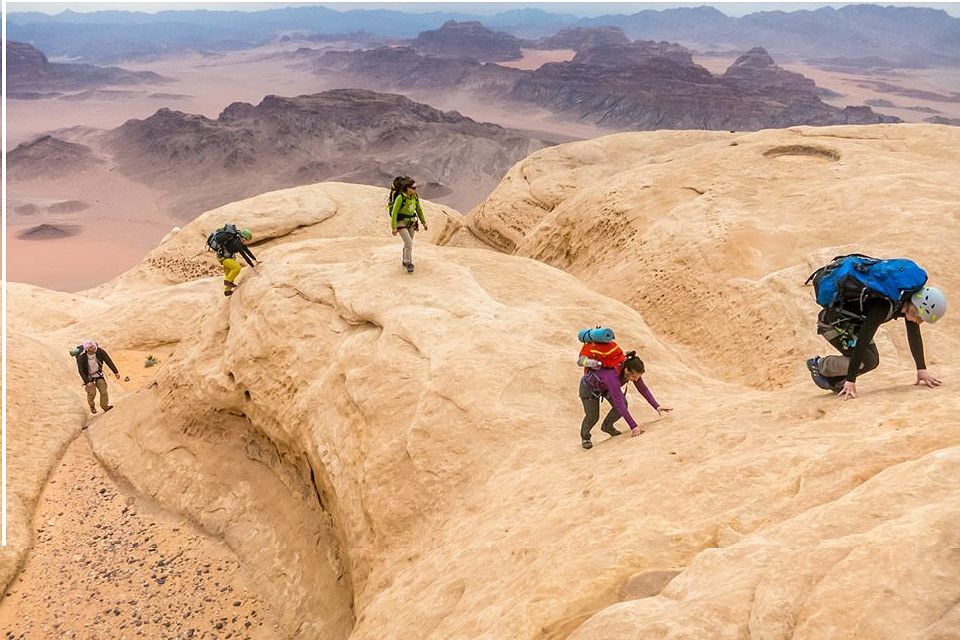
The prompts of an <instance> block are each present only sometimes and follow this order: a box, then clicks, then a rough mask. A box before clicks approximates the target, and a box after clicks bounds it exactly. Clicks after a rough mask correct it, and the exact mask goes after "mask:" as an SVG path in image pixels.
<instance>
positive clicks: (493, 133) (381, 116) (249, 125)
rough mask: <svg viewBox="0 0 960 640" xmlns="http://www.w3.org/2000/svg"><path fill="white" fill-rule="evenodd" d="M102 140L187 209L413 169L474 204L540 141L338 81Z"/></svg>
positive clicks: (148, 122) (123, 163)
mask: <svg viewBox="0 0 960 640" xmlns="http://www.w3.org/2000/svg"><path fill="white" fill-rule="evenodd" d="M102 144H103V147H104V149H105V150H106V151H107V152H108V153H109V154H110V155H111V156H112V157H113V160H114V161H115V162H117V163H118V166H119V167H120V170H121V171H122V172H123V173H124V174H125V175H127V176H129V177H131V178H133V179H135V180H137V181H138V182H142V183H145V184H148V185H151V186H155V187H157V188H160V189H163V190H165V191H168V192H170V193H172V194H175V197H176V201H177V211H178V213H179V214H181V215H188V214H191V215H195V214H196V213H197V212H198V209H197V208H198V207H208V206H210V205H211V204H220V203H222V202H223V201H225V200H235V199H237V198H238V197H246V196H249V195H253V194H256V193H261V192H264V191H269V190H272V189H279V188H282V187H289V186H295V185H301V184H307V183H313V182H319V181H323V180H340V181H344V182H363V183H367V184H381V185H386V184H388V183H389V181H390V180H391V179H392V178H393V177H394V176H395V175H400V174H407V175H412V176H414V177H416V179H417V180H418V181H419V182H420V183H421V184H422V185H423V194H424V196H425V197H433V198H440V199H444V198H446V199H447V200H450V201H451V204H453V202H456V203H457V204H458V205H461V206H472V204H474V203H476V202H477V201H478V200H479V198H482V197H483V195H485V194H486V192H487V191H489V189H491V188H492V187H493V185H494V184H496V181H497V180H499V179H500V177H501V176H502V175H503V174H504V173H505V172H506V171H507V169H509V168H510V167H511V166H512V165H513V164H514V163H515V162H517V161H518V160H519V159H521V158H523V157H525V156H526V155H528V154H529V153H531V152H533V151H535V150H537V149H540V148H542V147H544V146H546V145H547V144H549V143H547V142H544V141H540V140H532V139H530V138H529V137H528V136H525V135H523V134H521V133H520V132H517V131H512V130H509V129H504V128H502V127H500V126H497V125H493V124H484V123H479V122H476V121H474V120H471V119H470V118H467V117H464V116H462V115H460V114H459V113H457V112H443V111H439V110H437V109H434V108H433V107H430V106H428V105H425V104H420V103H417V102H413V101H411V100H408V99H407V98H404V97H403V96H399V95H392V94H382V93H374V92H371V91H365V90H361V89H343V90H336V91H327V92H324V93H319V94H313V95H302V96H297V97H291V98H285V97H279V96H267V97H266V98H264V99H263V101H261V102H260V104H258V105H252V104H248V103H243V102H237V103H233V104H231V105H230V106H228V107H227V108H226V109H224V110H223V112H222V113H221V114H220V116H219V117H218V118H217V119H215V120H213V119H210V118H206V117H204V116H200V115H193V114H186V113H181V112H179V111H172V110H169V109H161V110H160V111H158V112H157V113H155V114H154V115H152V116H151V117H149V118H147V119H145V120H130V121H128V122H126V123H125V124H124V125H122V126H121V127H119V128H117V129H115V130H113V131H111V132H109V133H107V134H105V135H104V136H103V138H102ZM185 184H189V185H190V188H189V189H184V188H183V185H185ZM185 192H189V193H190V195H183V194H184V193H185ZM200 210H202V209H200Z"/></svg>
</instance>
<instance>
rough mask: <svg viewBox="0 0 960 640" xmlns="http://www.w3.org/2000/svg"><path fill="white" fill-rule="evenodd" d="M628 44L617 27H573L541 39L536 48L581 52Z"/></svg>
mask: <svg viewBox="0 0 960 640" xmlns="http://www.w3.org/2000/svg"><path fill="white" fill-rule="evenodd" d="M628 44H630V39H629V38H628V37H627V36H626V34H624V33H623V31H622V30H621V29H620V28H619V27H573V28H570V29H563V30H561V31H560V32H559V33H557V34H555V35H553V36H550V37H549V38H542V39H541V40H540V42H538V43H537V47H538V48H540V49H573V50H574V51H581V50H583V49H589V48H591V47H599V46H611V45H628Z"/></svg>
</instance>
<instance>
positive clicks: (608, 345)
mask: <svg viewBox="0 0 960 640" xmlns="http://www.w3.org/2000/svg"><path fill="white" fill-rule="evenodd" d="M580 355H581V356H587V357H588V358H593V359H594V360H597V361H599V362H600V366H601V367H603V368H605V369H616V370H617V372H618V373H619V371H620V368H621V366H622V365H623V361H624V360H626V359H627V356H625V355H624V353H623V349H621V348H620V347H618V346H617V343H616V342H588V343H586V344H584V345H583V348H582V349H580ZM587 370H588V371H589V369H587Z"/></svg>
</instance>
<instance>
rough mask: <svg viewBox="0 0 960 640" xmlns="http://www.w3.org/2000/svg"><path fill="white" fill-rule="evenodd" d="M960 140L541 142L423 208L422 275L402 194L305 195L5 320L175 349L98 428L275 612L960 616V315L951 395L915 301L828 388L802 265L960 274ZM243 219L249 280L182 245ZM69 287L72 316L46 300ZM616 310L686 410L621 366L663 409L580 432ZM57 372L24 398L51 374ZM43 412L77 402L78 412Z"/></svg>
mask: <svg viewBox="0 0 960 640" xmlns="http://www.w3.org/2000/svg"><path fill="white" fill-rule="evenodd" d="M955 131H956V130H955V129H952V128H948V127H938V126H934V125H909V126H896V127H893V126H875V127H840V128H827V129H810V128H798V129H791V130H786V131H761V132H757V133H750V134H728V133H717V132H712V133H710V132H658V133H651V134H618V135H614V136H608V137H605V138H600V139H597V140H592V141H587V142H581V143H573V144H568V145H563V146H560V147H557V148H554V149H549V150H542V151H539V152H537V153H535V154H533V155H532V156H530V157H529V158H528V159H526V160H525V161H523V162H521V163H519V164H518V165H516V166H515V167H514V168H513V169H512V170H511V171H510V173H509V174H508V175H507V176H506V178H505V179H504V181H503V182H502V184H501V185H500V186H499V187H498V189H497V190H496V191H495V192H494V193H493V194H492V195H491V197H490V198H488V199H487V201H485V202H484V203H483V205H481V206H479V207H477V208H476V209H474V210H473V211H472V212H471V213H470V214H469V215H468V216H467V219H466V221H465V223H462V222H461V221H460V218H459V216H458V214H457V213H456V212H453V211H450V210H446V209H443V208H440V207H436V206H434V205H431V204H430V203H426V208H427V216H428V221H429V222H430V231H429V232H427V233H425V234H422V235H421V236H419V237H418V240H417V245H416V249H415V254H414V258H415V261H416V263H417V270H416V272H415V273H414V274H413V275H408V274H407V273H405V272H403V271H402V270H401V268H400V265H399V260H398V258H399V255H398V254H399V251H400V247H399V241H398V240H397V239H395V238H392V237H390V236H389V232H388V231H386V230H385V226H386V224H385V222H386V221H385V220H384V217H383V214H382V207H380V206H379V204H380V203H381V201H382V199H383V198H384V197H385V192H384V191H383V190H379V189H375V188H369V187H362V186H358V185H342V184H321V185H314V186H311V187H302V188H297V189H288V190H284V191H280V192H275V193H271V194H265V195H263V196H260V197H257V198H252V199H250V200H248V201H245V202H241V203H234V204H232V205H227V206H226V207H222V208H221V209H219V210H214V211H211V212H208V213H207V214H204V216H203V217H201V218H200V219H199V220H197V221H194V222H193V223H190V224H188V225H186V226H184V227H183V229H181V230H180V231H178V232H177V233H175V234H172V235H171V236H169V238H168V239H167V240H166V241H165V242H164V243H163V244H161V245H160V246H159V247H158V248H157V249H156V250H155V251H154V252H153V253H152V254H151V255H150V256H148V257H147V258H146V259H145V260H144V262H143V263H142V264H141V265H140V266H139V267H138V268H137V269H135V270H134V271H132V272H130V273H128V274H126V275H125V276H123V277H121V278H119V279H118V280H116V281H114V282H113V283H110V284H108V285H105V286H103V287H100V288H98V289H96V290H91V291H88V292H83V293H82V294H78V297H79V296H84V297H86V298H88V299H89V300H86V301H82V302H81V301H78V300H74V299H71V300H69V301H67V300H64V299H63V298H60V297H51V298H49V299H47V298H46V296H45V295H44V293H43V292H42V291H40V290H36V289H35V288H31V289H27V288H18V289H16V290H15V291H14V297H13V298H12V301H11V312H12V314H13V315H16V314H17V313H18V312H17V308H18V307H17V301H18V300H20V299H25V300H26V301H27V302H26V303H25V304H24V305H23V307H22V308H23V309H24V316H23V317H22V318H20V319H18V320H16V325H15V326H16V327H23V326H25V325H29V323H30V322H37V328H36V329H34V330H33V331H31V332H30V337H29V339H30V340H32V341H34V342H35V343H36V345H37V346H36V348H34V349H33V350H30V349H31V347H30V346H29V345H26V346H23V347H21V350H22V351H24V352H25V353H26V354H27V355H28V357H29V360H28V362H30V363H35V362H37V361H40V360H43V359H44V358H47V359H51V361H53V362H60V361H62V360H55V359H54V352H56V350H57V349H59V348H60V347H59V345H61V344H64V345H66V346H67V347H69V346H70V345H69V341H68V336H71V337H72V336H74V335H75V334H76V333H83V334H84V335H89V334H90V332H91V331H94V330H95V329H97V328H98V327H102V333H101V334H100V335H99V337H100V339H101V341H102V342H104V343H105V344H106V345H107V346H108V347H109V345H111V344H116V345H117V348H118V349H121V350H136V349H138V348H141V347H143V346H144V345H149V344H167V345H169V346H170V351H171V352H170V355H169V356H164V358H163V360H164V362H163V364H162V366H161V367H160V370H159V371H158V372H157V373H156V375H155V377H154V378H153V379H152V381H151V382H150V383H148V384H146V385H144V386H141V387H139V388H134V389H129V390H128V392H127V393H126V395H124V396H123V397H122V398H121V399H120V401H119V402H118V403H117V407H116V409H114V410H113V411H111V412H110V413H109V414H107V415H103V416H100V417H98V418H97V420H96V421H95V422H94V423H92V424H91V425H90V427H89V428H88V429H87V433H88V434H89V436H88V437H89V440H90V443H91V445H92V448H93V451H94V453H95V454H96V456H97V457H98V459H99V460H100V461H101V462H102V463H103V464H104V465H105V466H106V467H107V468H108V470H109V471H110V472H111V474H112V475H113V476H114V477H117V478H121V479H123V480H124V482H128V483H129V486H130V487H131V490H132V491H134V492H135V493H136V494H138V495H141V496H143V497H144V498H145V499H149V500H150V501H155V502H156V503H157V504H159V505H161V506H163V507H164V508H166V509H168V510H170V511H172V512H173V513H176V514H179V515H180V516H181V517H184V518H187V519H189V520H191V521H192V522H194V523H196V525H197V526H198V527H199V528H200V529H201V530H202V531H203V532H204V533H205V534H206V535H209V536H211V537H212V538H214V539H217V540H220V541H222V542H223V544H225V545H226V547H228V548H229V550H230V551H231V553H234V554H235V555H236V557H237V558H238V559H239V561H240V563H241V564H242V565H243V566H242V567H241V569H243V570H244V571H247V572H249V573H250V574H251V575H255V576H257V577H258V580H257V583H256V584H257V586H258V587H259V591H258V593H256V594H255V595H256V597H258V598H260V599H261V601H262V602H263V603H264V606H265V607H267V608H269V611H270V614H271V616H273V617H274V619H275V620H276V625H277V626H276V630H277V634H278V635H279V637H286V638H316V637H326V638H350V639H351V640H360V639H371V640H372V639H374V638H378V639H379V638H384V637H396V638H435V639H438V640H439V639H441V638H442V639H450V638H464V639H466V638H478V637H483V638H503V639H507V638H510V639H512V638H535V637H536V638H557V639H559V638H567V637H570V638H577V639H578V640H579V639H581V638H651V639H652V638H690V639H693V638H714V637H715V638H737V639H740V638H748V637H766V638H789V637H798V638H809V639H813V638H836V637H852V636H856V635H857V634H860V635H862V636H863V637H870V638H877V639H883V640H886V639H889V640H894V639H901V638H928V639H932V638H950V637H956V636H957V635H958V634H960V618H958V617H957V615H956V608H955V606H954V603H955V602H956V601H957V598H958V596H960V594H958V593H957V592H956V589H957V586H956V585H958V584H960V565H958V563H957V561H956V557H955V556H956V549H957V545H958V542H957V536H956V532H955V531H954V529H955V527H954V525H953V522H954V521H955V520H956V517H957V509H956V504H957V489H956V486H957V479H958V477H960V476H958V473H960V466H958V464H957V463H958V455H960V454H958V451H960V432H958V431H957V429H956V416H957V412H958V409H960V401H958V398H957V396H956V394H955V393H954V392H952V391H951V385H952V382H951V381H953V380H954V379H955V378H956V376H957V375H958V373H960V366H958V365H957V364H956V363H954V362H952V361H951V356H952V354H953V353H955V352H956V351H957V347H958V344H960V329H958V328H957V327H960V325H958V324H957V323H955V322H953V321H952V320H951V317H952V316H948V317H947V318H945V319H944V321H943V322H942V323H940V324H938V325H936V326H935V327H924V338H925V344H926V348H927V360H928V364H929V367H930V369H931V370H932V371H934V372H935V373H937V374H938V375H940V376H941V377H943V378H944V379H945V380H946V385H945V386H944V387H943V388H941V389H937V390H928V389H921V388H917V387H914V386H912V385H911V383H912V382H913V379H914V374H913V371H912V362H910V358H909V354H908V350H907V347H906V343H905V340H904V338H903V336H902V326H898V324H899V323H892V324H893V325H894V326H888V327H885V328H884V329H883V330H882V332H881V334H880V335H879V336H878V345H879V348H880V351H881V353H882V354H883V357H884V361H883V363H882V364H881V367H880V369H879V370H877V371H875V372H872V373H871V374H870V375H869V376H864V377H863V378H862V379H861V381H860V383H859V384H858V386H859V387H860V390H861V397H860V398H858V399H857V400H855V401H849V402H841V401H838V400H837V399H836V398H834V397H833V396H832V395H830V394H825V393H823V392H822V391H820V390H818V389H817V388H816V387H814V386H813V385H812V384H811V382H810V380H809V376H808V374H807V373H806V371H805V369H804V367H803V365H802V360H803V358H804V357H807V356H808V355H812V353H816V352H820V353H825V352H826V346H825V343H821V341H820V340H819V339H818V338H817V337H816V336H815V335H814V333H813V328H812V325H813V322H814V318H815V315H816V307H815V305H814V303H813V302H812V299H811V296H810V293H809V291H808V290H806V289H804V288H803V287H802V285H801V283H802V281H803V279H804V278H805V277H806V275H807V274H808V273H809V271H811V270H812V268H813V267H815V266H818V265H819V264H820V263H822V262H823V261H824V260H826V259H829V258H830V257H832V256H833V255H836V254H838V253H844V252H849V251H851V250H863V251H867V252H870V253H877V254H881V255H907V256H913V257H916V258H917V259H918V260H919V261H921V262H922V264H923V265H924V266H925V267H926V268H927V269H928V271H929V272H930V274H931V277H932V278H933V280H935V281H936V282H937V283H938V284H940V285H941V286H942V287H943V288H944V289H945V290H947V291H956V290H958V286H960V282H958V279H957V275H956V273H955V270H954V269H952V268H951V265H952V253H953V249H952V247H953V246H954V245H955V243H956V241H957V236H958V235H960V228H958V227H957V218H956V215H955V206H956V205H955V203H956V201H957V200H958V198H957V196H958V195H960V194H958V193H957V187H956V186H955V181H952V180H951V179H950V177H951V176H954V175H956V174H957V173H958V169H960V139H958V137H957V136H958V135H960V134H958V133H955ZM224 218H230V219H235V221H236V222H238V224H244V225H246V226H250V227H251V228H253V229H254V230H255V232H256V233H257V234H258V235H257V243H258V244H257V245H255V247H254V251H255V253H257V255H258V257H260V258H262V263H261V265H260V268H259V273H254V272H252V271H250V270H247V271H245V272H244V273H243V274H242V275H241V279H240V287H239V289H238V290H237V293H236V294H235V295H234V296H232V297H231V298H223V297H222V295H221V294H220V287H219V277H218V276H217V275H216V274H215V273H213V274H208V271H204V268H202V263H200V262H199V260H198V259H197V257H196V256H194V255H193V254H194V253H196V251H197V250H198V248H199V246H202V245H201V243H202V239H203V237H204V235H205V234H204V230H206V229H208V228H210V227H211V225H213V226H216V225H218V224H220V223H222V222H223V221H225V220H224ZM851 221H857V222H859V224H853V223H851ZM934 231H935V233H934ZM478 238H479V239H480V240H482V241H484V242H485V243H486V244H487V248H471V247H473V246H474V245H475V244H476V242H477V239H478ZM464 245H471V247H466V246H464ZM207 266H209V264H208V265H207ZM51 295H54V296H55V295H56V294H51ZM66 302H69V303H70V304H71V305H72V306H71V309H72V311H71V312H72V313H78V311H77V310H78V309H80V310H82V311H83V313H82V314H81V316H82V317H81V318H77V319H74V318H73V317H67V318H64V319H63V320H62V321H57V320H55V319H49V320H44V321H43V322H42V323H41V322H39V321H38V320H37V319H38V318H39V319H43V318H44V310H45V309H51V310H52V309H55V308H56V307H57V305H61V304H64V303H66ZM50 313H51V314H52V313H53V312H52V311H51V312H50ZM593 324H604V325H610V326H613V327H615V328H616V330H617V333H618V338H619V342H620V344H622V345H623V346H624V347H625V348H636V349H638V350H639V351H640V353H641V355H642V357H643V358H644V360H645V362H646V364H647V374H646V375H645V379H646V380H647V382H648V384H649V385H650V387H651V388H652V390H653V392H654V394H655V395H656V396H657V398H658V399H659V400H660V401H661V402H662V403H663V404H664V405H667V406H672V407H674V409H675V411H674V412H673V413H672V414H665V415H664V416H662V417H658V416H657V415H656V414H655V413H653V412H651V410H650V408H649V407H647V406H645V405H644V404H643V401H642V399H640V398H638V396H637V394H636V393H635V392H631V393H630V398H631V400H632V402H631V411H633V412H634V414H635V416H636V417H637V419H638V420H639V421H640V422H641V424H643V425H644V428H645V429H646V433H645V434H644V435H643V436H641V437H639V438H635V439H631V438H628V437H623V436H621V437H619V438H611V439H607V437H606V436H604V435H602V434H600V433H596V434H595V442H596V446H595V447H594V449H593V450H591V451H589V452H587V451H583V450H582V449H581V448H580V443H579V438H578V434H577V431H578V428H579V422H580V418H581V415H582V409H581V405H580V402H579V399H578V398H577V395H576V388H577V382H578V379H579V376H580V371H579V369H578V368H577V367H576V366H575V364H574V360H575V357H576V352H577V350H578V345H577V344H576V342H575V340H574V339H573V337H574V336H575V335H576V331H577V329H579V328H582V327H584V326H590V325H593ZM25 339H26V338H25ZM71 339H73V338H71ZM151 340H153V341H154V342H153V343H151V342H150V341H151ZM57 355H59V354H57ZM70 364H71V361H69V360H68V359H65V364H64V368H63V369H64V370H63V371H60V370H59V369H56V370H55V369H50V370H49V371H45V370H42V371H40V372H39V373H36V374H35V375H34V376H33V377H28V376H27V375H25V374H18V375H17V376H15V377H13V378H12V384H13V391H14V393H15V394H16V396H17V397H19V398H27V397H28V396H29V395H30V393H31V392H32V391H33V390H36V389H41V388H42V389H60V388H61V387H62V385H63V379H65V380H67V381H68V382H67V384H69V381H71V380H72V379H73V378H72V377H71V376H74V377H75V375H76V374H75V372H70V371H69V365H70ZM49 406H50V410H51V412H53V414H54V415H53V416H52V418H51V419H53V420H59V422H57V424H59V425H60V426H61V427H62V426H63V425H69V424H70V423H69V420H68V418H67V416H70V415H73V414H77V416H79V415H81V414H82V411H83V408H84V407H83V401H82V398H80V397H79V395H77V396H76V397H75V398H74V399H72V400H66V399H64V400H59V399H53V400H52V401H51V402H50V403H49ZM56 412H60V413H59V414H57V413H56ZM16 419H17V421H18V422H17V428H18V429H19V431H18V433H21V434H28V435H27V436H19V437H20V438H25V437H40V436H39V435H36V434H35V433H34V432H33V431H32V429H33V427H32V426H31V425H32V422H31V421H29V420H28V419H27V418H26V417H24V414H23V413H21V414H19V417H17V418H16ZM29 434H33V435H29ZM49 466H50V464H49V460H48V462H47V463H46V467H44V468H49ZM42 467H43V465H36V466H35V467H34V468H33V469H23V468H21V469H20V470H18V471H17V474H18V475H17V476H16V477H17V478H19V477H21V476H24V477H34V478H36V477H41V478H42V475H39V476H38V474H37V472H36V470H35V469H38V468H42ZM31 474H32V475H31ZM27 513H29V509H27ZM0 606H2V605H0ZM0 613H2V612H0Z"/></svg>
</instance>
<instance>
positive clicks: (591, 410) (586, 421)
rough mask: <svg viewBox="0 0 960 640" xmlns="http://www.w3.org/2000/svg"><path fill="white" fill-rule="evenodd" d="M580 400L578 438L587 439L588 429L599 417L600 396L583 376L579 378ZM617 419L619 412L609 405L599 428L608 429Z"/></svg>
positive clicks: (588, 437)
mask: <svg viewBox="0 0 960 640" xmlns="http://www.w3.org/2000/svg"><path fill="white" fill-rule="evenodd" d="M608 400H609V399H608ZM580 402H582V403H583V422H582V423H580V439H581V440H589V439H590V431H591V430H592V429H593V427H594V425H596V424H597V420H599V419H600V397H599V396H597V395H596V393H595V392H594V391H593V389H591V388H590V386H589V385H588V384H587V381H586V380H585V379H584V378H580ZM619 419H620V412H619V411H617V410H616V408H614V407H613V406H611V407H610V411H609V412H607V417H605V418H604V419H603V425H602V427H601V428H607V429H609V428H610V427H612V426H613V423H614V422H616V421H617V420H619Z"/></svg>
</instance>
